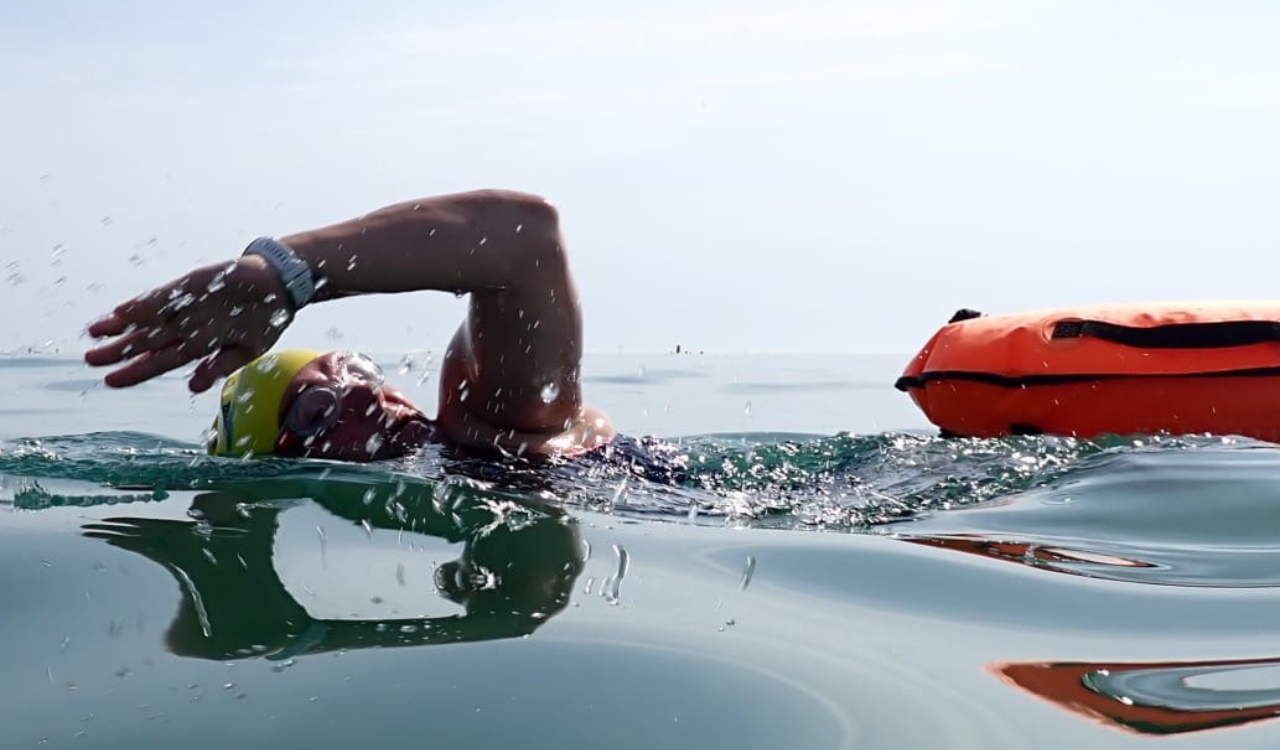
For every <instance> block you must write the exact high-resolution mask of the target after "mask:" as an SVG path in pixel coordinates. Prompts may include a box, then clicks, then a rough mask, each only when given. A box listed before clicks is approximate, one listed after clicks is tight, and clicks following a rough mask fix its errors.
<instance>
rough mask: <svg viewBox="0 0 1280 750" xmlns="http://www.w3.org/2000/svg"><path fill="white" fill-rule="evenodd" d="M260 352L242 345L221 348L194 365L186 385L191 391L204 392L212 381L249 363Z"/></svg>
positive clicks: (210, 386)
mask: <svg viewBox="0 0 1280 750" xmlns="http://www.w3.org/2000/svg"><path fill="white" fill-rule="evenodd" d="M261 353H262V352H255V351H253V350H252V349H247V348H244V347H232V348H229V349H223V350H221V351H219V352H218V353H217V354H215V355H213V356H212V357H208V358H206V359H204V360H202V361H201V362H200V364H198V365H196V370H195V372H194V373H192V374H191V379H190V380H188V381H187V386H188V387H189V388H190V389H191V392H192V393H204V392H205V391H207V390H209V389H210V388H212V387H213V384H214V383H216V382H218V381H219V380H220V379H222V378H225V377H226V376H228V375H230V374H231V373H233V372H235V371H236V370H239V369H240V368H241V367H244V366H245V365H247V364H249V362H251V361H253V358H254V357H256V356H258V355H259V354H261Z"/></svg>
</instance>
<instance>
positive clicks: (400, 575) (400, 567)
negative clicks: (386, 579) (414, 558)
mask: <svg viewBox="0 0 1280 750" xmlns="http://www.w3.org/2000/svg"><path fill="white" fill-rule="evenodd" d="M396 583H398V584H400V585H401V586H403V585H405V576H404V563H398V564H397V565H396Z"/></svg>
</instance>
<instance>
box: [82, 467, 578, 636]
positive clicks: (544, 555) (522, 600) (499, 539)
mask: <svg viewBox="0 0 1280 750" xmlns="http://www.w3.org/2000/svg"><path fill="white" fill-rule="evenodd" d="M371 487H372V485H370V484H369V483H368V481H367V480H366V481H364V482H342V481H334V480H332V479H326V480H325V481H317V480H298V479H292V480H283V481H274V480H273V481H267V482H262V481H259V482H255V483H253V484H246V485H242V486H239V487H236V488H232V487H221V488H219V490H218V491H215V492H206V493H202V494H200V495H198V496H197V497H196V498H195V500H194V501H193V503H192V510H193V511H194V515H196V516H198V517H200V518H201V520H200V521H177V520H169V519H157V518H111V519H107V520H105V521H100V522H95V523H90V524H86V525H85V526H84V527H83V533H84V534H85V535H86V536H88V537H92V538H96V539H102V540H103V541H105V542H107V543H108V544H110V545H112V546H115V547H119V548H121V549H126V550H129V551H131V552H136V553H138V554H140V555H143V556H144V557H147V558H150V559H151V560H154V561H155V562H157V563H159V564H161V565H163V566H164V567H165V568H166V569H167V570H168V571H169V572H170V573H172V574H173V576H174V578H175V579H176V580H177V582H178V585H179V588H180V589H181V592H182V599H181V603H180V604H179V607H178V613H177V615H176V616H175V617H174V619H173V622H172V623H171V624H170V626H169V630H168V632H167V634H166V645H167V647H168V649H169V650H170V651H172V652H173V653H174V654H177V655H179V656H189V657H198V658H204V659H214V660H227V659H235V658H247V657H257V656H265V657H266V658H268V659H286V658H291V657H294V656H301V655H304V654H313V653H321V652H326V651H335V650H339V649H358V648H385V647H396V646H419V645H430V644H440V643H455V642H459V641H479V640H490V639H497V638H512V637H518V636H523V635H528V634H530V633H532V632H533V631H534V630H536V629H537V628H538V627H539V626H541V625H542V624H543V623H544V622H546V621H547V620H548V619H549V618H551V617H552V616H554V615H556V614H557V613H559V612H560V611H562V610H563V609H564V608H565V607H566V606H567V605H568V603H569V597H570V592H571V591H572V588H573V584H574V582H575V581H576V580H577V578H578V575H579V574H580V573H581V572H582V568H583V565H584V563H585V546H584V544H583V542H582V540H581V538H580V537H579V535H578V530H577V524H576V523H575V522H574V521H573V520H572V519H571V518H569V517H568V516H566V515H565V514H564V513H563V512H562V511H558V510H557V509H554V508H552V507H550V506H546V507H542V506H533V505H530V504H529V503H528V502H526V501H523V500H516V499H513V498H511V497H508V496H504V495H499V494H495V493H492V492H488V491H484V490H481V489H478V488H477V487H476V486H475V485H474V484H472V485H461V484H458V483H456V482H451V481H446V482H436V483H429V482H425V481H421V480H415V481H414V482H413V483H411V484H403V485H397V486H396V487H394V488H388V487H386V486H385V485H381V486H378V487H377V488H376V489H377V490H379V491H380V492H379V493H378V494H379V495H380V496H381V497H380V498H379V499H377V500H374V501H373V502H371V503H369V504H366V503H365V502H364V500H365V494H366V493H367V492H368V491H369V490H370V489H371ZM381 490H385V491H381ZM393 494H394V498H393V499H385V500H384V499H382V498H390V496H392V495H393ZM297 498H309V499H311V500H313V501H315V502H316V503H318V504H319V505H321V506H323V507H324V508H325V509H326V510H328V511H329V512H331V513H333V514H334V515H337V516H340V517H342V518H345V519H348V520H351V521H353V522H355V523H359V524H365V523H367V524H369V525H370V526H373V527H377V528H384V529H392V530H404V531H406V532H413V533H421V534H428V535H431V536H438V537H442V538H444V539H446V540H448V541H451V542H458V541H461V542H462V543H463V545H464V546H463V551H462V554H461V555H460V556H459V558H458V559H457V560H455V561H452V562H449V563H445V564H443V565H441V566H440V567H439V568H437V570H436V573H435V580H436V587H437V589H438V590H439V592H440V593H441V594H442V595H443V596H445V597H447V598H448V599H449V600H451V601H453V602H455V603H457V604H459V605H461V606H462V607H463V608H464V614H460V615H452V616H445V617H421V618H407V619H378V620H347V619H341V620H334V619H317V618H314V617H312V616H311V615H309V614H308V613H307V611H306V610H305V609H304V608H303V607H302V605H300V604H299V603H298V602H297V600H295V599H294V598H293V596H292V595H291V594H290V593H289V592H288V590H287V589H286V588H285V586H284V585H283V583H282V582H281V581H280V578H279V576H278V575H277V573H276V570H275V566H274V564H273V559H272V557H273V554H272V548H273V543H274V540H275V534H276V529H277V527H278V523H279V515H280V514H281V513H283V512H284V511H285V510H287V509H288V507H289V505H290V504H289V503H281V502H279V501H281V500H286V499H297Z"/></svg>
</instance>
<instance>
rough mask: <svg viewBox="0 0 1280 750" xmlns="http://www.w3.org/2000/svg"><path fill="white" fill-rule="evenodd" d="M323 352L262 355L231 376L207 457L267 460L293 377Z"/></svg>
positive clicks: (287, 350) (309, 351)
mask: <svg viewBox="0 0 1280 750" xmlns="http://www.w3.org/2000/svg"><path fill="white" fill-rule="evenodd" d="M322 354H324V352H319V351H312V350H310V349H286V350H284V351H280V352H272V353H269V354H264V355H262V356H261V357H258V358H257V359H255V360H253V361H252V362H250V363H249V364H247V365H245V366H244V367H241V368H240V369H239V370H236V371H235V372H234V373H232V374H231V375H230V376H229V377H228V378H227V381H226V382H225V383H223V384H222V401H221V404H220V406H219V409H218V416H216V417H214V420H213V438H212V439H211V440H209V453H210V454H211V455H214V456H244V455H246V454H250V455H254V456H269V455H271V453H272V452H273V451H274V450H275V445H276V438H277V437H278V436H279V435H280V402H281V401H282V400H284V395H285V389H287V388H288V387H289V382H290V381H292V380H293V376H295V375H297V374H298V371H299V370H301V369H302V368H303V367H304V366H306V365H307V363H309V362H311V361H312V360H314V359H315V358H316V357H319V356H320V355H322Z"/></svg>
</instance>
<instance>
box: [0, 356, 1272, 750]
mask: <svg viewBox="0 0 1280 750" xmlns="http://www.w3.org/2000/svg"><path fill="white" fill-rule="evenodd" d="M380 359H381V360H382V361H383V362H384V364H385V365H386V367H387V369H388V372H389V377H390V379H391V380H393V381H395V382H396V384H397V385H401V386H403V387H404V388H405V390H407V391H408V392H409V393H410V394H411V395H412V396H413V397H414V398H416V399H418V400H419V401H421V402H422V404H423V406H424V407H427V408H428V410H430V409H431V408H433V404H434V398H435V396H434V388H435V381H434V369H433V368H434V366H435V364H436V362H434V360H433V359H432V357H431V356H430V354H429V353H419V354H413V355H402V354H388V355H382V356H380ZM905 362H906V355H839V356H837V355H798V354H797V355H737V356H728V355H710V354H706V355H703V354H679V355H677V354H652V355H650V354H630V353H610V354H597V355H592V356H589V357H588V358H587V361H586V363H585V366H584V372H583V383H584V389H585V392H586V396H587V398H588V400H589V401H590V402H591V403H592V404H594V405H597V406H599V407H601V408H603V409H604V410H606V411H607V412H609V413H610V414H611V416H612V417H613V419H614V421H615V423H616V425H617V426H618V428H619V429H620V430H621V431H623V432H624V433H626V434H628V435H632V436H646V435H649V436H656V437H658V438H661V439H662V441H663V445H665V446H667V447H669V448H671V449H672V450H674V451H675V455H677V456H678V457H679V458H680V460H681V464H680V465H681V467H682V472H681V474H680V476H679V477H678V478H677V479H675V480H673V481H665V482H664V481H656V480H654V479H653V478H652V477H647V476H643V475H641V474H639V473H637V472H635V471H633V470H632V468H631V467H630V466H628V465H626V464H624V463H620V464H610V463H608V462H601V463H595V464H591V465H587V466H583V465H573V464H566V465H561V466H553V467H540V468H538V469H536V470H534V469H530V468H528V467H522V466H501V465H499V466H496V467H495V466H488V467H477V466H475V465H471V464H461V463H458V462H456V461H453V460H452V459H450V458H449V457H448V456H447V455H445V454H443V453H441V452H439V451H436V450H433V449H431V448H428V449H425V450H424V451H423V452H422V453H421V454H418V455H415V456H413V457H410V458H407V459H404V460H400V461H395V462H388V463H385V464H380V465H343V464H336V463H329V462H315V461H238V460H232V459H214V458H209V457H207V456H205V455H203V453H202V451H201V450H200V442H201V440H202V436H203V432H204V430H205V429H206V428H207V426H208V422H209V419H210V416H211V414H212V410H213V396H212V395H211V394H204V395H201V396H198V397H195V398H192V397H190V396H189V395H188V394H187V393H186V392H185V389H184V384H183V382H182V380H181V378H180V377H179V376H178V375H176V374H175V375H173V376H169V377H166V378H162V379H160V380H159V381H156V382H153V383H150V384H147V385H144V386H141V387H138V388H134V389H129V390H124V391H110V390H107V389H104V388H102V387H101V386H100V385H98V382H99V380H98V379H99V376H100V373H97V372H92V371H90V370H88V369H87V368H85V367H84V366H82V365H80V364H79V363H78V362H76V361H75V360H73V359H66V358H55V357H36V358H21V357H8V358H5V359H0V597H2V599H0V601H3V602H4V610H3V614H2V615H0V665H3V671H2V672H0V675H2V676H0V680H3V681H4V688H5V689H4V699H3V700H2V701H0V726H3V727H4V730H3V735H2V736H3V743H2V746H3V747H5V748H8V747H15V748H19V747H68V748H72V747H93V748H134V747H184V748H224V747H235V746H239V747H273V748H356V747H366V746H369V747H387V748H399V747H423V746H436V747H466V748H509V747H515V746H522V747H523V746H534V747H557V748H598V747H608V748H616V749H622V748H652V747H672V748H714V747H734V748H778V747H796V748H880V747H884V748H889V747H940V748H941V747H945V748H953V747H954V748H970V747H972V748H1024V747H1028V746H1040V747H1105V748H1111V747H1140V746H1141V747H1147V746H1149V743H1150V741H1151V739H1152V738H1155V737H1165V738H1169V737H1178V738H1181V739H1180V742H1181V743H1182V744H1186V743H1191V746H1195V747H1224V748H1226V747H1230V748H1241V747H1273V746H1275V745H1276V744H1277V742H1280V721H1277V720H1276V719H1275V718H1274V717H1275V716H1276V715H1277V714H1278V713H1280V652H1278V650H1277V645H1276V644H1277V640H1276V638H1275V637H1274V636H1275V634H1276V628H1277V627H1278V626H1277V624H1276V623H1277V622H1280V602H1278V601H1277V598H1276V596H1275V590H1276V588H1275V587H1276V586H1277V585H1280V542H1277V531H1278V530H1280V521H1278V519H1280V514H1278V513H1277V511H1276V509H1275V507H1276V503H1277V502H1278V501H1280V498H1278V497H1277V495H1278V493H1277V490H1276V488H1277V487H1278V486H1280V483H1277V480H1278V479H1280V450H1277V447H1276V446H1274V445H1271V444H1267V443H1259V442H1254V441H1248V440H1242V439H1235V438H1230V437H1208V436H1200V437H1180V438H1173V437H1168V436H1152V437H1140V436H1129V437H1115V438H1108V439H1105V440H1099V441H1077V440H1069V439H1061V438H1046V437H1019V438H1011V439H1008V440H944V439H941V438H938V437H936V435H935V433H934V431H933V430H932V428H931V427H930V426H929V425H928V424H927V423H926V422H925V421H924V420H923V418H922V417H921V416H920V414H919V413H918V412H917V411H916V410H915V408H914V407H913V406H912V405H911V403H910V401H909V399H908V398H907V397H906V396H905V395H903V394H901V393H898V392H896V391H894V390H893V389H892V388H891V384H892V382H893V379H894V377H895V376H896V375H897V374H898V372H899V370H900V369H901V367H902V365H903V364H905Z"/></svg>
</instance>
